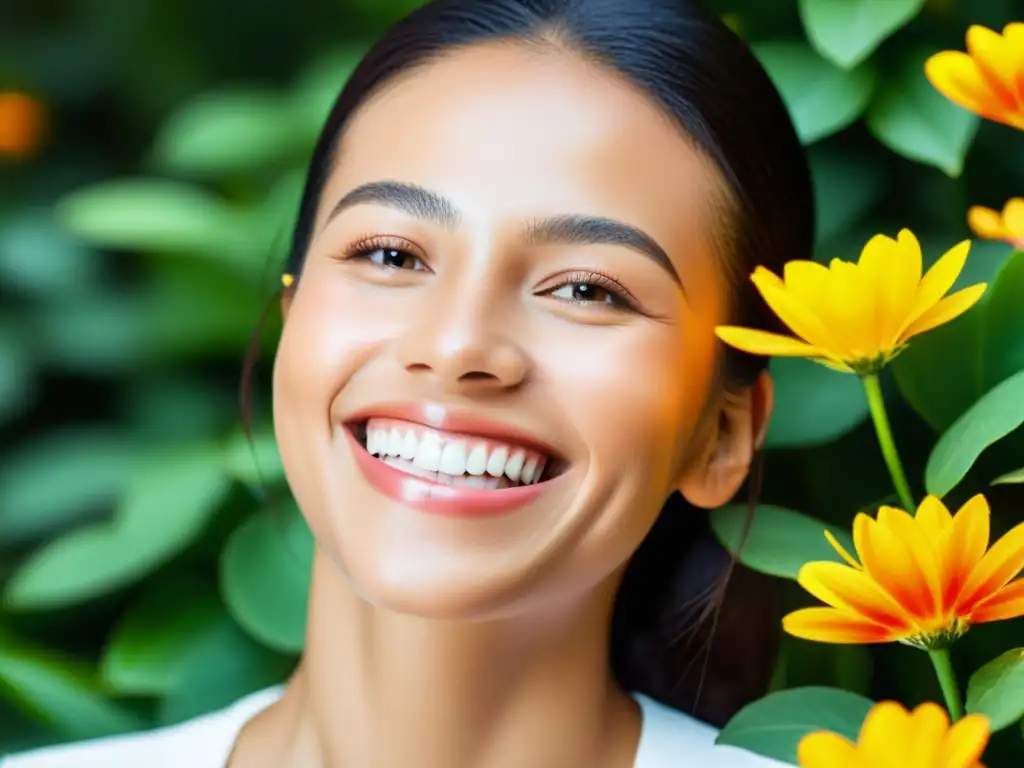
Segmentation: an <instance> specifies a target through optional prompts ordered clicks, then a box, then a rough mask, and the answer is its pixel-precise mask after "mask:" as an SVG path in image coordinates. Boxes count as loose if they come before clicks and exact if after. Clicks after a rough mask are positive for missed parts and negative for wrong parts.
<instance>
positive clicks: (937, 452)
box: [924, 370, 1024, 497]
mask: <svg viewBox="0 0 1024 768" xmlns="http://www.w3.org/2000/svg"><path fill="white" fill-rule="evenodd" d="M1021 424H1024V370H1022V371H1021V372H1020V373H1017V374H1015V375H1013V376H1011V377H1010V378H1009V379H1007V380H1006V381H1004V382H1003V383H1001V384H998V385H997V386H996V387H994V388H993V389H992V390H991V391H989V392H987V393H986V394H985V395H983V396H982V397H981V398H980V399H979V400H978V401H977V402H976V403H975V404H974V405H972V406H971V407H970V408H969V409H968V411H967V412H966V413H965V414H964V415H963V416H961V417H960V418H959V419H957V420H956V422H955V423H954V424H953V426H951V427H950V428H949V429H947V430H946V431H945V432H944V433H943V435H942V437H941V438H940V439H939V442H938V443H936V445H935V448H934V449H933V450H932V453H931V456H929V457H928V465H927V467H926V468H925V477H924V484H925V487H926V488H927V489H928V492H929V493H933V494H935V495H936V496H939V497H942V496H945V495H946V494H947V493H949V491H951V490H952V489H953V488H954V487H956V485H957V484H958V483H959V482H960V481H961V480H963V478H964V477H965V476H966V475H967V472H968V471H969V470H970V468H971V467H972V466H973V465H974V462H975V461H977V460H978V457H979V456H980V455H981V452H982V451H984V450H985V449H986V448H988V447H989V446H990V445H992V444H993V443H994V442H996V441H997V440H999V439H1001V438H1004V437H1006V436H1007V435H1008V434H1010V433H1011V432H1013V431H1014V430H1015V429H1017V428H1018V427H1019V426H1020V425H1021Z"/></svg>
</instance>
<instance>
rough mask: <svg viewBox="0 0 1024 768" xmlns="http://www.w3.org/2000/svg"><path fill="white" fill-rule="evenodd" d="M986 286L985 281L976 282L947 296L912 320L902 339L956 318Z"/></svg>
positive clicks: (983, 291) (971, 304) (973, 302)
mask: <svg viewBox="0 0 1024 768" xmlns="http://www.w3.org/2000/svg"><path fill="white" fill-rule="evenodd" d="M987 287H988V286H987V285H986V284H985V283H978V284H977V285H972V286H970V287H969V288H964V289H963V290H962V291H957V292H956V293H954V294H951V295H949V296H947V297H946V298H944V299H943V300H942V301H940V302H939V303H938V304H936V305H935V306H934V307H932V308H931V309H930V310H928V311H927V312H925V313H924V314H923V315H921V316H920V317H919V318H918V319H917V320H916V321H914V323H913V324H912V325H910V326H909V327H908V328H907V329H906V330H905V331H904V332H903V340H904V341H906V340H907V339H910V338H911V337H913V336H917V335H918V334H920V333H924V332H925V331H930V330H931V329H932V328H936V327H938V326H940V325H943V324H945V323H948V322H949V321H950V320H954V319H956V318H957V317H959V316H960V315H962V314H963V313H964V312H966V311H967V310H968V309H970V308H971V307H973V306H974V305H975V304H976V303H977V301H978V299H980V298H981V296H982V294H984V293H985V289H986V288H987Z"/></svg>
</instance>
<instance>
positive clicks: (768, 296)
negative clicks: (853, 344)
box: [750, 267, 847, 360]
mask: <svg viewBox="0 0 1024 768" xmlns="http://www.w3.org/2000/svg"><path fill="white" fill-rule="evenodd" d="M750 279H751V280H752V281H753V283H754V285H755V286H756V287H757V290H758V291H759V292H760V294H761V297H762V298H763V299H764V300H765V303H767V304H768V306H769V307H771V310H772V312H774V313H775V314H776V315H778V317H779V319H780V320H782V322H783V323H785V324H786V325H787V326H788V327H789V329H790V330H792V331H793V333H795V334H796V335H797V336H799V337H800V338H802V339H803V340H804V341H806V342H807V343H809V344H811V345H813V346H815V347H817V348H818V349H820V350H823V351H826V352H828V353H830V354H829V356H830V357H838V358H839V359H843V360H845V359H846V358H847V353H846V351H845V350H842V349H838V348H837V345H836V341H835V337H834V336H833V335H832V333H831V332H830V331H829V329H828V328H827V327H826V326H825V324H824V323H823V322H822V320H821V318H820V317H819V316H818V315H817V314H816V312H815V309H814V307H813V305H812V306H808V305H806V304H804V303H802V302H801V301H800V300H799V299H797V297H796V296H794V295H792V294H790V293H789V292H788V291H787V290H786V288H785V285H784V284H783V282H782V280H781V279H780V278H779V277H778V276H777V275H775V274H774V273H772V272H771V271H769V270H767V269H765V268H764V267H757V268H756V269H755V270H754V274H753V275H751V277H750Z"/></svg>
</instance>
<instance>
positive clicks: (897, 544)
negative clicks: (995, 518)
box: [783, 494, 1024, 650]
mask: <svg viewBox="0 0 1024 768" xmlns="http://www.w3.org/2000/svg"><path fill="white" fill-rule="evenodd" d="M825 536H826V537H827V538H828V540H829V542H830V543H831V544H832V546H833V547H835V549H836V551H837V552H838V553H839V554H840V556H841V557H842V558H843V559H844V560H845V561H846V562H847V563H849V565H848V566H847V565H841V564H840V563H833V562H814V563H808V564H807V565H805V566H804V567H803V568H801V569H800V573H799V574H798V577H797V580H798V581H799V583H800V585H801V586H802V587H803V588H804V589H806V590H807V591H808V592H810V593H811V594H812V595H814V596H815V597H817V598H818V599H819V600H821V601H822V602H824V603H827V604H828V605H829V606H830V607H827V608H825V607H819V608H804V609H801V610H798V611H794V612H793V613H791V614H789V615H788V616H786V617H785V618H784V619H783V627H784V629H785V630H786V631H787V632H788V633H789V634H791V635H795V636H796V637H802V638H805V639H807V640H815V641H817V642H820V643H887V642H894V641H896V642H901V643H904V644H906V645H912V646H914V647H916V648H922V649H925V650H933V649H940V648H943V647H945V646H946V645H948V644H949V643H950V642H952V641H953V640H956V639H958V638H959V637H961V636H963V634H964V633H966V632H967V630H968V629H969V628H970V627H971V625H972V624H983V623H985V622H989V621H1000V620H1002V619H1012V618H1015V617H1017V616H1022V615H1024V579H1018V580H1017V581H1011V580H1012V579H1014V578H1015V577H1016V576H1017V575H1018V574H1019V573H1020V572H1021V570H1022V569H1024V523H1021V524H1020V525H1018V526H1017V527H1016V528H1014V529H1013V530H1011V531H1010V532H1009V533H1007V534H1006V535H1005V536H1003V537H1002V538H1001V539H1000V540H999V541H997V542H996V543H995V544H994V545H993V546H992V548H991V549H989V548H988V543H989V507H988V502H987V501H986V500H985V497H984V496H982V495H980V494H979V495H977V496H975V497H974V498H972V499H970V500H969V501H968V502H967V503H966V504H964V505H963V507H961V508H960V510H959V511H958V512H957V513H956V515H955V516H954V515H950V513H949V510H947V509H946V507H945V505H944V504H943V503H942V502H941V501H939V499H937V498H936V497H934V496H928V497H927V498H926V499H925V500H924V501H922V502H921V505H920V506H919V507H918V508H917V514H916V516H914V517H912V516H911V515H909V514H908V513H907V512H905V511H903V510H902V509H896V508H895V507H882V508H881V509H879V511H878V519H877V520H873V519H872V518H871V517H869V516H868V515H865V514H859V515H857V517H856V519H855V520H854V521H853V542H854V546H855V547H856V550H857V555H858V556H859V557H860V562H858V561H857V560H855V559H854V558H853V557H852V556H851V555H850V554H849V553H848V552H847V551H846V550H845V549H843V547H842V545H841V544H839V543H838V542H837V541H836V540H835V539H834V538H833V537H832V535H831V534H829V533H828V532H826V533H825ZM986 550H987V551H986Z"/></svg>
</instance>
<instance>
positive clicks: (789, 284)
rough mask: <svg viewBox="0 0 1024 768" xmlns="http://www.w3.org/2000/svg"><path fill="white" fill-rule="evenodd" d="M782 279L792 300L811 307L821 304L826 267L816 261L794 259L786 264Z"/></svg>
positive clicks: (826, 272) (826, 274)
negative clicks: (794, 299) (792, 297)
mask: <svg viewBox="0 0 1024 768" xmlns="http://www.w3.org/2000/svg"><path fill="white" fill-rule="evenodd" d="M782 279H783V284H784V285H785V286H786V290H787V291H789V292H790V293H791V294H793V296H794V298H796V299H797V300H798V301H801V302H803V303H804V304H805V305H806V306H809V307H813V306H816V305H818V304H820V303H821V291H822V288H823V286H824V285H825V281H826V280H827V279H828V267H826V266H825V265H824V264H819V263H818V262H816V261H808V260H807V259H794V260H793V261H787V262H786V265H785V266H784V267H783V271H782Z"/></svg>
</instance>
